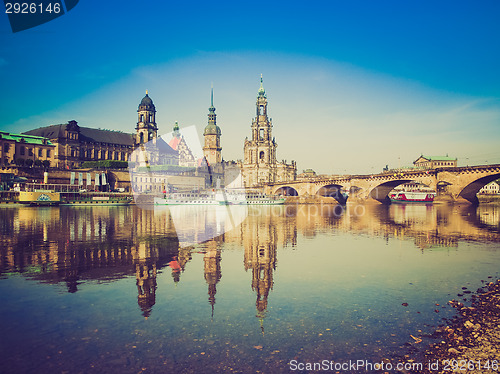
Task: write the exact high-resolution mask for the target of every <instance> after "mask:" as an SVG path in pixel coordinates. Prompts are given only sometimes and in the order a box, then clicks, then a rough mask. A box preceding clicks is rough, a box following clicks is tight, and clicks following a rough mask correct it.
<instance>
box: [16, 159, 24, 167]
mask: <svg viewBox="0 0 500 374" xmlns="http://www.w3.org/2000/svg"><path fill="white" fill-rule="evenodd" d="M14 162H15V163H16V165H18V166H23V165H24V158H16V159H15V160H14Z"/></svg>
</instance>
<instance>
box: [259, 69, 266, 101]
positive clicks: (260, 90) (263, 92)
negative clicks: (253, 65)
mask: <svg viewBox="0 0 500 374" xmlns="http://www.w3.org/2000/svg"><path fill="white" fill-rule="evenodd" d="M265 94H266V90H265V89H264V82H263V79H262V74H261V75H260V88H259V96H264V95H265Z"/></svg>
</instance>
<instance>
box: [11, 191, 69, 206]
mask: <svg viewBox="0 0 500 374" xmlns="http://www.w3.org/2000/svg"><path fill="white" fill-rule="evenodd" d="M18 193H19V196H18V202H19V203H21V204H28V205H58V204H59V203H60V202H61V196H60V194H59V192H55V191H52V190H32V191H31V190H28V191H18Z"/></svg>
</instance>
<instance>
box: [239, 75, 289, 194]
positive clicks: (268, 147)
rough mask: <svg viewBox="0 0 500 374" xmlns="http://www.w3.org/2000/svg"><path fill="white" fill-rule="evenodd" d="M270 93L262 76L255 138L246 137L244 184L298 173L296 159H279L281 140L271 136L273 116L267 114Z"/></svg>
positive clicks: (246, 185) (268, 180)
mask: <svg viewBox="0 0 500 374" xmlns="http://www.w3.org/2000/svg"><path fill="white" fill-rule="evenodd" d="M267 104H268V102H267V96H266V91H265V90H264V86H263V81H262V76H261V78H260V89H259V91H258V95H257V103H256V106H257V112H256V117H255V118H254V119H253V121H252V138H251V140H248V138H246V139H245V144H244V161H243V163H242V164H241V169H242V174H243V181H244V184H245V187H254V186H258V185H262V184H264V183H273V182H282V181H293V180H295V179H296V177H297V166H296V163H295V161H292V163H291V164H287V163H286V162H285V161H283V162H278V161H277V160H276V148H277V147H278V143H276V140H275V139H274V137H273V136H272V127H273V125H272V119H271V118H269V117H268V111H267Z"/></svg>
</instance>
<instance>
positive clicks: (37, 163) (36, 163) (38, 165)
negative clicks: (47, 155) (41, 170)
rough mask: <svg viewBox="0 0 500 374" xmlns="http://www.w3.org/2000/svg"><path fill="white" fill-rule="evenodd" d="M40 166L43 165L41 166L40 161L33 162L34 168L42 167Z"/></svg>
mask: <svg viewBox="0 0 500 374" xmlns="http://www.w3.org/2000/svg"><path fill="white" fill-rule="evenodd" d="M42 165H43V164H42V160H35V166H36V167H40V166H42Z"/></svg>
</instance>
